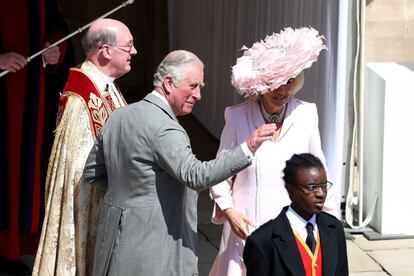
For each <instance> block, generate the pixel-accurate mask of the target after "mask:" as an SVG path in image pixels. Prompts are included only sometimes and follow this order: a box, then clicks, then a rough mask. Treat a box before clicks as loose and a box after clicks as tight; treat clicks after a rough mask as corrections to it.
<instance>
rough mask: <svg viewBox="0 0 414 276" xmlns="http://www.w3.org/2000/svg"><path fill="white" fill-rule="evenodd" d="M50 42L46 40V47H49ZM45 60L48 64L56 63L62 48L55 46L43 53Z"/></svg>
mask: <svg viewBox="0 0 414 276" xmlns="http://www.w3.org/2000/svg"><path fill="white" fill-rule="evenodd" d="M49 45H50V43H49V42H46V43H45V45H44V48H47V47H49ZM42 57H43V60H44V61H45V62H46V64H50V65H55V64H56V63H58V61H59V57H60V50H59V47H58V46H54V47H52V48H50V49H49V50H47V51H45V52H43V53H42Z"/></svg>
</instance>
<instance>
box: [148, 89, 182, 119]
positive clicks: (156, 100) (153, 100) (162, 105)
mask: <svg viewBox="0 0 414 276" xmlns="http://www.w3.org/2000/svg"><path fill="white" fill-rule="evenodd" d="M155 93H158V92H155ZM144 101H147V102H150V103H152V104H154V105H156V106H158V107H159V108H160V109H161V110H163V111H164V112H165V113H167V114H168V116H170V117H171V119H173V120H174V121H177V122H178V119H177V116H175V114H174V111H173V110H172V108H171V107H170V106H169V105H168V104H166V103H165V102H163V101H162V100H161V99H160V98H158V97H157V96H155V95H152V94H151V93H149V94H148V95H147V96H145V98H144Z"/></svg>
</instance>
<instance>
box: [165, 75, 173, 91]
mask: <svg viewBox="0 0 414 276" xmlns="http://www.w3.org/2000/svg"><path fill="white" fill-rule="evenodd" d="M163 85H164V88H165V92H166V93H168V94H170V93H171V91H172V90H173V88H174V87H173V86H174V81H173V78H172V77H171V76H169V75H167V76H166V77H165V78H164V82H163Z"/></svg>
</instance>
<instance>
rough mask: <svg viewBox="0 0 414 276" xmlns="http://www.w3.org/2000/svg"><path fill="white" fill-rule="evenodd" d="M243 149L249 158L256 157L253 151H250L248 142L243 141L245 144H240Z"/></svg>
mask: <svg viewBox="0 0 414 276" xmlns="http://www.w3.org/2000/svg"><path fill="white" fill-rule="evenodd" d="M240 146H241V149H242V151H243V152H244V154H245V155H246V157H247V159H249V160H252V159H253V158H254V155H253V153H252V152H251V151H250V149H249V147H248V146H247V143H246V142H243V144H241V145H240Z"/></svg>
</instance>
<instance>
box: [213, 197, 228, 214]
mask: <svg viewBox="0 0 414 276" xmlns="http://www.w3.org/2000/svg"><path fill="white" fill-rule="evenodd" d="M214 201H215V202H216V203H217V205H218V206H219V207H220V209H221V210H222V211H224V210H226V209H228V208H233V199H232V197H231V196H230V197H219V198H215V199H214Z"/></svg>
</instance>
